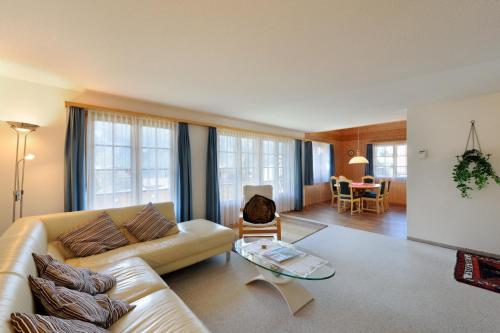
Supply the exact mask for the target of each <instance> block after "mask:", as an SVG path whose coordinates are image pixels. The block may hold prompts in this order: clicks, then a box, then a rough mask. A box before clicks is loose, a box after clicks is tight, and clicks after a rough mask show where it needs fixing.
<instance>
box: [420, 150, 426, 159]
mask: <svg viewBox="0 0 500 333" xmlns="http://www.w3.org/2000/svg"><path fill="white" fill-rule="evenodd" d="M418 158H420V159H424V158H427V150H425V149H420V150H419V151H418Z"/></svg>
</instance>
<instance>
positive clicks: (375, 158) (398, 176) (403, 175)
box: [373, 141, 408, 180]
mask: <svg viewBox="0 0 500 333" xmlns="http://www.w3.org/2000/svg"><path fill="white" fill-rule="evenodd" d="M382 146H384V147H392V155H388V154H385V155H378V148H380V147H382ZM399 146H404V147H405V149H404V150H405V154H404V155H402V154H401V155H400V154H399V153H398V151H399V149H398V147H399ZM403 157H404V161H405V163H404V165H403V164H400V163H398V159H400V158H403ZM378 158H385V159H388V158H390V159H391V160H392V163H391V165H387V163H386V164H385V165H381V164H379V163H378ZM379 168H385V169H386V171H385V172H384V174H383V175H382V174H380V173H377V170H378V169H379ZM399 168H404V170H405V172H404V173H401V172H399V171H398V170H399ZM387 170H391V171H392V176H389V175H387ZM373 176H374V177H375V178H379V179H380V178H391V179H396V180H406V179H407V178H408V143H407V142H406V141H393V142H377V143H374V144H373Z"/></svg>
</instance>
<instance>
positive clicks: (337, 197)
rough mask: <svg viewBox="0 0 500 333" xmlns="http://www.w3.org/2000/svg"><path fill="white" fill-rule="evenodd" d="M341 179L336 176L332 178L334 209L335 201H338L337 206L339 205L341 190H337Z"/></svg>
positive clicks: (331, 189) (331, 188)
mask: <svg viewBox="0 0 500 333" xmlns="http://www.w3.org/2000/svg"><path fill="white" fill-rule="evenodd" d="M338 182H339V178H338V177H335V176H331V177H330V191H331V192H332V207H334V205H335V199H337V205H338V204H339V190H338V188H337V186H335V185H337V183H338Z"/></svg>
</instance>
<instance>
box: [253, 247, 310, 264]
mask: <svg viewBox="0 0 500 333" xmlns="http://www.w3.org/2000/svg"><path fill="white" fill-rule="evenodd" d="M302 254H303V253H302V252H299V251H297V250H295V249H294V248H291V247H285V246H280V247H278V248H275V249H272V250H269V251H266V252H264V253H262V254H261V255H262V256H263V257H264V258H266V259H269V260H272V261H274V262H278V263H282V262H283V261H286V260H289V259H292V258H295V257H298V256H300V255H302Z"/></svg>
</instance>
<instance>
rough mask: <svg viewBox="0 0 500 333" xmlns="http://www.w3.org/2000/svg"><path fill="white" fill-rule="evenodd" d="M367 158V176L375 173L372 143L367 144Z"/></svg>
mask: <svg viewBox="0 0 500 333" xmlns="http://www.w3.org/2000/svg"><path fill="white" fill-rule="evenodd" d="M366 159H367V160H368V164H367V165H365V176H374V174H373V145H372V144H371V143H369V144H367V145H366Z"/></svg>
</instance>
